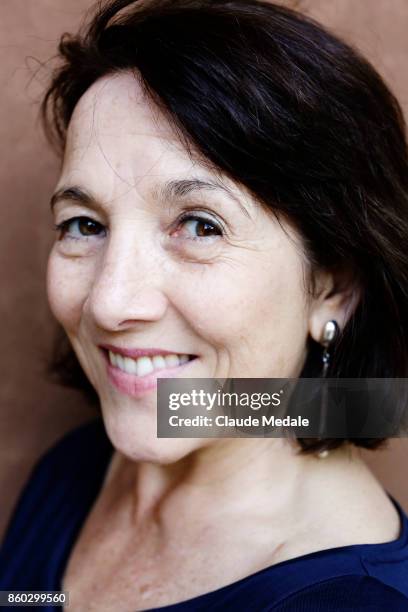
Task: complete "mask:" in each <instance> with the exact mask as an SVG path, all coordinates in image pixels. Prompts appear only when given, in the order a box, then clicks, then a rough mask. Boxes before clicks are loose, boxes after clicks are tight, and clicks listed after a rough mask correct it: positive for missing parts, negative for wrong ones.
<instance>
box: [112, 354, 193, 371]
mask: <svg viewBox="0 0 408 612" xmlns="http://www.w3.org/2000/svg"><path fill="white" fill-rule="evenodd" d="M103 350H104V353H105V357H106V359H107V360H108V362H109V364H110V365H111V366H112V368H114V369H116V370H120V371H121V372H123V373H125V374H130V375H133V376H135V377H138V378H141V377H144V376H148V375H149V374H155V373H157V372H160V371H161V370H173V369H175V368H178V367H180V366H182V365H184V364H186V363H188V362H189V361H192V360H193V359H196V355H187V354H179V353H171V354H166V355H161V354H157V355H152V356H148V355H142V356H140V357H137V358H136V359H133V358H132V357H125V356H124V355H120V354H119V353H115V352H114V351H111V350H106V349H103Z"/></svg>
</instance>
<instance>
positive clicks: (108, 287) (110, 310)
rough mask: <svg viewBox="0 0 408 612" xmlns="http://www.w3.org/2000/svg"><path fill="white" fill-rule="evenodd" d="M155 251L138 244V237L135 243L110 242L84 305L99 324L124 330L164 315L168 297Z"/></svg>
mask: <svg viewBox="0 0 408 612" xmlns="http://www.w3.org/2000/svg"><path fill="white" fill-rule="evenodd" d="M150 246H151V245H150ZM149 251H150V253H149ZM151 252H152V249H151V248H150V249H149V246H148V245H145V246H143V245H141V244H139V245H138V246H137V247H135V244H134V237H133V240H132V241H131V244H129V243H126V242H125V241H124V240H123V239H122V240H120V241H118V240H117V241H116V243H113V242H112V243H111V244H110V245H109V246H108V248H107V251H106V252H105V255H104V257H103V259H102V260H101V261H100V262H98V266H97V267H98V269H97V271H96V273H95V276H94V278H93V282H92V286H91V289H90V291H89V293H88V297H87V300H86V303H85V305H84V309H85V310H86V312H87V313H88V315H90V316H91V317H92V319H93V323H94V324H95V325H96V326H98V327H100V328H103V329H105V330H109V331H123V330H124V329H127V328H129V327H132V326H134V325H135V323H138V322H139V323H140V322H154V321H158V320H160V319H161V318H162V317H163V316H164V314H165V312H166V309H167V306H168V300H167V297H166V296H165V294H164V292H163V290H162V286H161V284H162V283H161V279H162V268H163V266H162V265H160V263H159V262H158V260H157V258H155V257H153V256H152V254H151Z"/></svg>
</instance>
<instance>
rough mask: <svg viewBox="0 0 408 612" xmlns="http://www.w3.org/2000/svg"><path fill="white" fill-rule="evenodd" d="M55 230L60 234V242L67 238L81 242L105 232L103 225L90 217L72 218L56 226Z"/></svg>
mask: <svg viewBox="0 0 408 612" xmlns="http://www.w3.org/2000/svg"><path fill="white" fill-rule="evenodd" d="M55 229H56V230H57V231H58V232H60V234H59V236H58V240H63V239H64V238H65V236H67V237H68V238H72V239H74V240H81V239H82V238H89V237H91V236H99V235H100V234H101V232H105V228H104V227H103V225H101V224H100V223H98V222H97V221H93V219H90V218H89V217H72V218H71V219H67V220H66V221H63V222H62V223H59V224H58V225H56V226H55Z"/></svg>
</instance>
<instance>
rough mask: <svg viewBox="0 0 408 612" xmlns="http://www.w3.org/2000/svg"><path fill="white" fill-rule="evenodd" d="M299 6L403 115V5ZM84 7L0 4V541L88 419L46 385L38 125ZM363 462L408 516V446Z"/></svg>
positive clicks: (392, 0) (82, 0) (314, 1)
mask: <svg viewBox="0 0 408 612" xmlns="http://www.w3.org/2000/svg"><path fill="white" fill-rule="evenodd" d="M287 3H289V2H287ZM292 4H294V2H292ZM296 4H298V5H299V8H302V9H303V10H305V12H308V13H310V14H311V15H313V16H315V17H316V18H318V19H319V20H320V21H322V22H323V23H324V24H326V25H328V26H330V27H331V28H332V29H333V30H335V31H336V32H337V33H339V34H340V35H341V36H343V37H344V38H345V39H347V40H348V41H350V42H352V43H353V44H355V45H356V46H357V47H359V48H360V49H361V50H362V51H363V52H365V53H366V55H367V56H368V57H369V58H371V60H372V61H373V62H374V64H375V65H376V66H377V68H378V69H379V71H380V72H381V73H382V75H383V76H384V77H385V78H386V80H387V81H388V83H389V84H390V85H391V87H392V88H393V89H394V91H395V92H396V94H397V96H398V98H399V100H400V102H401V103H402V105H403V107H404V110H405V111H406V112H407V111H408V75H407V66H408V37H407V36H406V32H407V31H408V2H407V0H304V1H303V2H302V1H300V2H297V3H296ZM91 5H92V3H91V2H89V0H69V2H67V0H1V2H0V51H1V54H0V91H1V100H0V105H1V118H2V120H1V125H0V134H1V139H0V147H1V165H0V181H1V191H0V193H1V196H2V201H1V219H2V223H1V226H0V273H1V287H2V288H3V290H2V291H1V294H0V315H1V321H2V323H3V325H2V328H3V339H2V350H1V353H0V371H1V385H0V499H1V500H2V503H1V506H0V534H1V532H2V530H3V529H4V526H5V523H6V521H7V519H8V516H9V514H10V512H11V509H12V506H13V504H14V503H15V500H16V496H17V495H18V493H19V491H20V489H21V487H22V484H23V482H24V480H25V479H26V477H27V475H28V472H29V469H30V468H31V466H32V465H33V463H34V461H35V460H36V458H37V457H38V456H39V455H40V453H42V452H43V451H44V450H45V449H46V448H47V447H48V446H49V445H50V444H51V443H52V442H53V441H54V440H56V439H57V438H58V437H59V436H61V434H63V433H64V432H65V431H67V430H68V429H70V428H73V427H74V426H75V425H76V424H78V423H80V422H82V421H84V420H86V419H89V418H90V417H91V416H92V412H91V411H90V409H89V408H87V407H85V406H84V403H83V401H82V400H81V399H80V397H79V395H78V394H77V393H76V392H73V391H67V390H65V389H60V388H58V387H55V386H53V385H51V384H50V383H48V382H47V381H46V380H45V379H44V376H43V374H42V367H43V363H44V360H45V358H46V356H47V351H48V349H49V346H50V339H51V333H52V330H53V322H52V316H51V314H50V311H49V309H48V306H47V301H46V295H45V267H46V259H47V253H48V249H49V247H50V244H51V241H52V239H53V232H52V220H51V215H50V213H49V209H48V200H49V196H50V194H51V190H52V188H53V186H54V184H55V181H56V178H57V172H58V162H57V160H56V159H55V158H54V156H53V154H52V153H51V151H50V150H49V149H48V148H47V145H46V143H45V141H44V138H43V136H42V133H41V130H40V126H39V124H38V121H37V119H36V118H37V113H38V100H39V99H40V95H41V91H42V89H43V87H44V83H45V82H46V80H47V76H48V72H49V68H47V66H44V65H42V62H44V61H45V60H47V59H48V58H50V57H51V56H52V55H53V54H54V53H55V49H56V44H57V41H58V38H59V36H60V35H61V33H62V32H63V31H67V30H68V31H69V30H72V29H76V27H77V25H78V24H79V22H80V21H81V19H82V16H83V12H84V10H85V9H88V8H89V7H90V6H91ZM369 462H370V464H371V465H372V467H373V469H374V470H375V472H376V473H377V474H378V476H379V477H380V478H381V480H382V482H383V483H384V485H385V486H386V488H387V490H388V491H389V492H390V493H391V494H393V495H394V496H395V497H396V498H397V499H398V500H399V501H400V502H402V503H403V505H404V507H405V508H406V509H407V510H408V483H407V478H406V471H407V468H408V442H406V441H403V440H394V441H392V443H391V444H390V447H389V450H386V451H379V452H377V453H376V454H375V455H370V456H369Z"/></svg>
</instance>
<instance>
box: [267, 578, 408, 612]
mask: <svg viewBox="0 0 408 612" xmlns="http://www.w3.org/2000/svg"><path fill="white" fill-rule="evenodd" d="M316 610H319V611H320V612H343V611H344V612H345V611H346V610H347V611H348V610H353V612H359V611H361V612H363V611H366V610H373V612H374V610H378V611H379V610H392V611H393V612H406V611H407V610H408V597H407V596H405V595H404V594H403V593H402V592H401V591H399V590H398V589H396V588H394V587H392V586H389V585H388V584H385V583H384V582H382V581H381V580H378V579H377V578H374V577H372V576H364V575H348V576H339V577H336V578H330V579H328V580H323V581H321V582H318V583H316V584H313V585H310V586H308V587H306V588H303V589H302V590H300V591H297V592H296V593H292V594H291V595H290V596H288V597H285V598H284V599H283V600H281V601H279V602H278V603H276V604H275V605H273V606H272V607H270V608H269V612H286V611H288V612H289V611H290V612H315V611H316Z"/></svg>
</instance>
